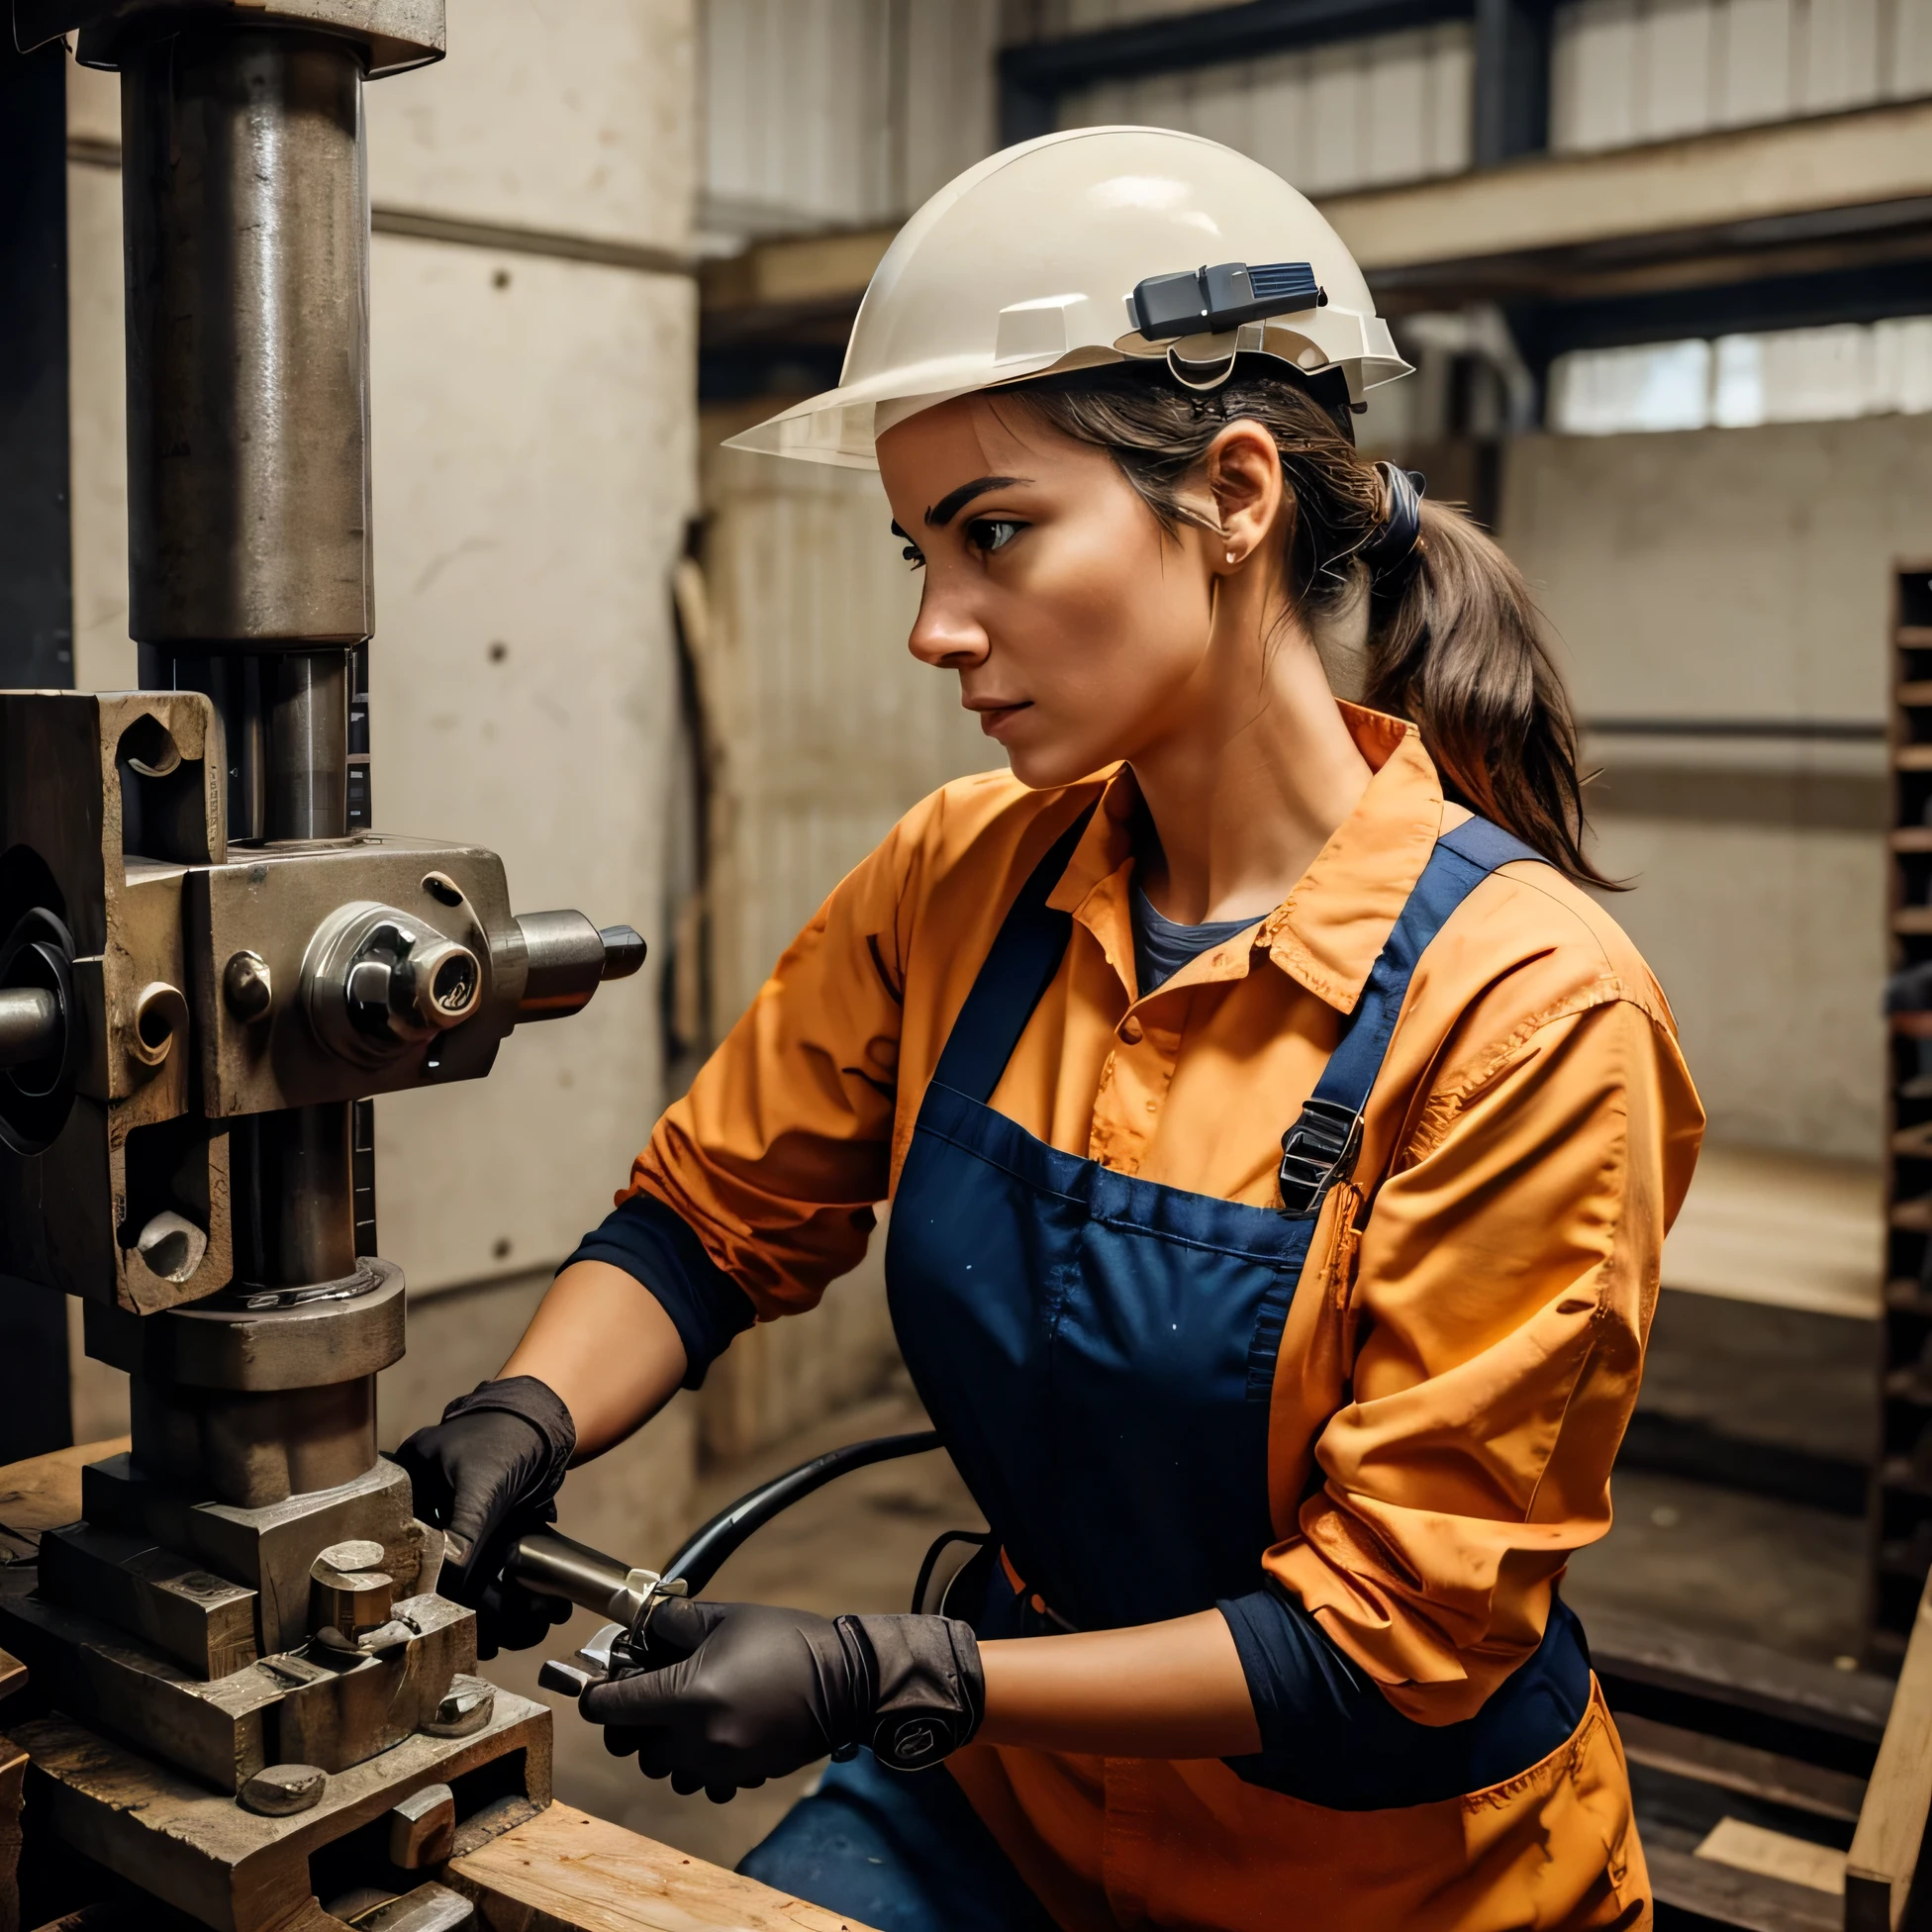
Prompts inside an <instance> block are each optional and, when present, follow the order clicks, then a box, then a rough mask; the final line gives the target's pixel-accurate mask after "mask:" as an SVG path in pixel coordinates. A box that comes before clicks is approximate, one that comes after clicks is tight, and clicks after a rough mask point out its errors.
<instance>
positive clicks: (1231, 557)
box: [1227, 550, 1234, 563]
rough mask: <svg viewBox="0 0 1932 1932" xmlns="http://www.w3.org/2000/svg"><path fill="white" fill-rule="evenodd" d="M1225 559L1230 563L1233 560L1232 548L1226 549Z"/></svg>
mask: <svg viewBox="0 0 1932 1932" xmlns="http://www.w3.org/2000/svg"><path fill="white" fill-rule="evenodd" d="M1227 560H1228V562H1229V563H1232V562H1233V561H1234V552H1233V551H1232V550H1230V551H1228V553H1227Z"/></svg>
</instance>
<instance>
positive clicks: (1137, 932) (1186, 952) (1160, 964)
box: [1130, 877, 1255, 1000]
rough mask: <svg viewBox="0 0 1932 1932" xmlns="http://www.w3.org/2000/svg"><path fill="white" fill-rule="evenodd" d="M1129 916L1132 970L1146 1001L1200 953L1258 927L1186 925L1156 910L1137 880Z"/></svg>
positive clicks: (1242, 922) (1233, 922)
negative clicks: (1130, 921) (1155, 990)
mask: <svg viewBox="0 0 1932 1932" xmlns="http://www.w3.org/2000/svg"><path fill="white" fill-rule="evenodd" d="M1130 913H1131V917H1132V919H1133V970H1134V976H1135V978H1137V979H1138V980H1139V982H1140V997H1141V998H1142V999H1143V1000H1144V999H1145V998H1146V997H1147V995H1148V994H1150V993H1151V992H1153V990H1154V989H1155V988H1156V987H1157V986H1159V985H1161V983H1162V982H1163V981H1165V980H1171V979H1172V978H1173V977H1174V975H1175V974H1176V973H1178V972H1179V971H1180V970H1181V968H1182V967H1183V966H1185V965H1186V964H1187V963H1188V961H1189V960H1191V959H1192V958H1194V956H1195V955H1196V954H1197V953H1203V952H1206V951H1207V949H1208V947H1210V946H1217V945H1219V944H1220V942H1221V941H1222V940H1223V939H1231V938H1233V937H1234V935H1235V934H1236V933H1237V932H1245V931H1246V930H1247V929H1248V927H1249V926H1251V925H1253V924H1254V923H1255V921H1254V920H1253V919H1215V920H1213V921H1212V922H1211V923H1209V924H1207V925H1183V924H1182V923H1181V922H1180V921H1179V920H1178V919H1171V918H1167V916H1166V915H1165V914H1163V913H1160V912H1157V911H1156V910H1155V908H1154V902H1153V901H1152V900H1151V899H1149V898H1148V897H1147V895H1146V893H1145V892H1144V891H1143V890H1142V889H1141V884H1140V880H1139V879H1138V878H1137V877H1136V878H1135V880H1134V882H1133V898H1132V901H1131V905H1130Z"/></svg>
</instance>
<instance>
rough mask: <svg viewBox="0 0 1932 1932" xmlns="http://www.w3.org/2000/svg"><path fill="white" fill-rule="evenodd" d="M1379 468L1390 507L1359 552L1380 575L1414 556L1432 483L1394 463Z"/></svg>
mask: <svg viewBox="0 0 1932 1932" xmlns="http://www.w3.org/2000/svg"><path fill="white" fill-rule="evenodd" d="M1376 469H1377V470H1378V471H1379V472H1380V474H1381V477H1382V481H1383V484H1384V486H1385V488H1386V489H1387V491H1388V493H1389V509H1388V512H1387V514H1386V515H1385V516H1384V517H1383V520H1382V523H1381V525H1380V526H1379V527H1378V528H1377V530H1376V531H1375V532H1374V533H1373V534H1372V535H1371V536H1370V538H1369V540H1368V541H1367V542H1366V543H1364V544H1363V545H1362V547H1361V548H1360V549H1359V550H1358V551H1357V552H1356V555H1357V556H1359V557H1360V558H1361V559H1362V561H1363V562H1364V563H1366V564H1367V565H1368V566H1369V569H1370V571H1371V572H1372V573H1373V574H1374V575H1376V576H1378V577H1379V576H1383V575H1385V574H1386V573H1388V572H1389V571H1392V570H1395V569H1398V568H1400V567H1401V565H1402V564H1404V563H1406V562H1407V561H1408V560H1409V558H1410V557H1411V556H1413V555H1414V553H1415V544H1416V539H1417V538H1418V537H1420V535H1421V534H1422V496H1423V493H1424V491H1426V490H1427V489H1428V487H1429V482H1428V478H1427V477H1425V476H1424V475H1423V474H1422V472H1421V471H1420V470H1419V469H1398V468H1397V467H1396V465H1395V464H1394V463H1377V464H1376Z"/></svg>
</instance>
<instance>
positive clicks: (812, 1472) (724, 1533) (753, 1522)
mask: <svg viewBox="0 0 1932 1932" xmlns="http://www.w3.org/2000/svg"><path fill="white" fill-rule="evenodd" d="M938 1447H939V1432H938V1430H937V1429H919V1430H917V1431H916V1432H914V1433H912V1434H910V1435H880V1436H874V1437H873V1438H872V1439H871V1440H870V1441H868V1442H848V1443H846V1445H845V1446H844V1447H843V1448H842V1449H829V1450H827V1451H826V1452H825V1454H823V1455H822V1456H815V1457H814V1458H813V1459H812V1461H811V1462H809V1463H801V1464H800V1465H799V1467H798V1468H797V1469H788V1470H787V1471H786V1472H785V1474H784V1475H783V1476H774V1477H773V1478H772V1479H771V1481H770V1482H769V1483H762V1484H760V1485H759V1487H758V1488H757V1489H755V1490H753V1491H751V1493H750V1494H749V1495H748V1496H741V1497H738V1499H737V1500H736V1501H735V1502H734V1503H732V1504H731V1505H730V1507H729V1508H727V1509H722V1510H720V1511H719V1513H718V1514H717V1515H715V1516H714V1517H713V1518H712V1519H711V1521H710V1522H708V1523H706V1524H705V1526H704V1527H703V1528H702V1529H700V1530H699V1531H698V1532H697V1533H696V1534H695V1535H693V1536H692V1537H691V1538H690V1539H689V1540H688V1541H687V1542H686V1543H685V1545H684V1547H683V1548H682V1549H681V1550H679V1551H678V1553H677V1555H676V1556H674V1557H673V1558H672V1559H671V1560H670V1562H669V1563H667V1564H666V1565H665V1566H664V1581H665V1582H666V1583H671V1582H673V1581H674V1580H676V1579H677V1578H680V1577H681V1578H683V1579H684V1582H685V1584H686V1585H687V1586H688V1587H689V1589H690V1592H691V1594H692V1595H694V1596H696V1595H698V1594H700V1593H701V1592H702V1591H703V1590H704V1588H705V1586H706V1585H707V1584H709V1583H710V1582H711V1580H712V1579H713V1578H714V1577H715V1576H717V1575H718V1573H719V1571H721V1570H722V1569H723V1568H724V1564H725V1561H726V1559H727V1558H729V1557H730V1556H731V1555H732V1553H733V1552H734V1551H736V1550H737V1549H738V1548H739V1546H740V1545H741V1544H743V1543H744V1541H745V1540H746V1538H748V1537H749V1536H751V1535H753V1534H754V1533H755V1532H756V1531H758V1530H760V1529H762V1528H763V1527H764V1526H765V1524H766V1523H768V1522H770V1521H771V1519H772V1518H773V1517H774V1516H775V1515H777V1514H778V1513H779V1511H780V1510H782V1509H789V1508H790V1507H791V1506H792V1504H793V1503H795V1502H798V1501H800V1500H802V1499H803V1498H804V1497H809V1496H810V1495H811V1494H812V1492H813V1491H814V1490H821V1489H823V1488H824V1486H825V1485H826V1484H827V1483H829V1482H830V1481H831V1480H832V1479H833V1478H834V1477H837V1476H843V1475H845V1474H846V1472H847V1471H849V1470H854V1469H864V1468H865V1467H866V1466H867V1465H868V1464H870V1463H886V1462H892V1461H893V1460H894V1459H895V1458H897V1457H900V1456H922V1455H924V1454H925V1452H926V1451H927V1450H928V1449H936V1448H938Z"/></svg>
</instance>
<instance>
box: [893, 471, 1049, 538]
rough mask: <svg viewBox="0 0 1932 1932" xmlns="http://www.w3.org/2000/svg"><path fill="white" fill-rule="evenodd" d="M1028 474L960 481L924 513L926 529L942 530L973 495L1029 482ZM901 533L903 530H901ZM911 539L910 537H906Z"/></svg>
mask: <svg viewBox="0 0 1932 1932" xmlns="http://www.w3.org/2000/svg"><path fill="white" fill-rule="evenodd" d="M1032 480H1033V479H1032V478H1031V477H1030V476H976V477H975V478H974V479H973V480H972V482H970V483H962V484H961V485H960V486H959V488H958V489H956V490H952V491H949V492H948V493H947V494H946V495H945V496H942V497H941V498H940V499H939V501H938V502H937V503H935V504H934V505H933V506H932V508H931V509H930V510H928V511H927V512H926V513H925V527H926V529H927V530H944V529H945V527H946V526H947V525H948V524H949V523H951V522H952V520H953V519H954V518H955V517H957V516H958V515H959V513H960V512H961V511H962V510H963V509H965V507H966V506H967V505H968V504H969V503H971V502H972V500H973V499H974V498H975V497H983V496H985V494H986V493H987V491H989V490H1005V489H1010V488H1011V487H1012V486H1013V485H1014V484H1015V483H1030V482H1031V481H1032ZM900 534H901V535H904V534H905V532H904V531H901V532H900ZM907 540H908V541H909V542H910V541H911V540H912V539H911V538H910V537H909V538H908V539H907Z"/></svg>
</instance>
